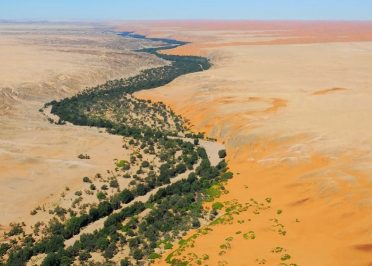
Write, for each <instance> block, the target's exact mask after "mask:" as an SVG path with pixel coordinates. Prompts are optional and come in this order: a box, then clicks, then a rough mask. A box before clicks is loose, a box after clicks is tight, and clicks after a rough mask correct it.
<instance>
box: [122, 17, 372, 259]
mask: <svg viewBox="0 0 372 266" xmlns="http://www.w3.org/2000/svg"><path fill="white" fill-rule="evenodd" d="M126 26H127V25H126ZM122 27H124V26H122ZM132 29H134V30H137V31H138V32H143V33H145V34H149V35H153V36H168V37H174V38H180V39H181V40H182V39H184V40H190V41H192V42H193V43H191V44H189V45H186V46H184V47H180V48H177V49H175V50H174V51H170V53H174V54H177V53H180V54H202V55H207V56H209V57H210V58H211V60H212V62H213V67H212V69H210V70H208V71H205V72H201V73H197V74H191V75H187V76H183V77H180V78H178V79H177V80H176V81H174V82H172V83H171V84H169V85H167V86H164V87H161V88H157V89H154V90H151V91H143V92H139V93H136V96H138V97H142V98H150V99H153V100H161V101H164V102H165V103H166V104H170V105H171V107H172V108H174V110H175V111H176V112H179V113H180V114H182V115H184V116H185V117H186V118H188V119H190V120H191V122H192V123H193V124H194V127H195V129H196V130H201V131H205V132H207V133H208V135H209V136H211V137H216V138H217V139H218V140H219V141H221V142H224V143H225V144H226V146H227V151H228V160H229V165H230V167H231V170H232V171H233V172H234V173H235V176H234V178H233V179H232V180H231V181H229V182H228V184H227V185H226V188H227V190H228V191H229V193H228V194H226V195H223V196H222V197H221V198H219V199H218V201H220V202H222V203H224V204H225V205H229V204H230V205H231V204H235V205H237V204H238V206H243V207H244V206H249V208H247V209H245V208H242V209H241V210H240V211H238V212H236V213H235V214H234V215H233V219H232V220H230V221H229V222H226V223H223V224H217V225H211V226H209V228H210V230H209V231H208V233H206V234H197V235H195V236H196V237H195V239H194V240H193V245H190V246H189V247H188V248H186V249H185V250H184V251H181V252H180V253H179V254H178V255H176V256H175V257H174V258H182V259H187V260H189V261H192V262H193V264H195V263H196V262H197V260H198V259H201V261H203V259H202V258H204V259H205V263H206V264H208V265H256V264H267V265H278V264H280V263H286V265H289V264H290V263H296V264H298V265H372V259H371V254H372V253H371V252H372V231H371V228H372V197H371V195H372V179H371V176H372V123H371V122H370V121H371V115H372V105H371V102H372V24H371V23H328V24H327V23H325V22H314V23H305V22H298V23H296V22H288V23H285V22H282V23H276V24H275V23H274V22H267V23H265V22H262V23H259V22H241V23H238V22H231V23H218V22H200V23H198V22H193V23H187V22H178V23H172V24H170V23H167V22H162V23H151V24H150V23H143V24H142V25H138V24H137V25H132ZM301 29H303V30H301ZM254 201H257V202H259V203H261V202H262V203H263V205H262V206H266V207H262V208H258V209H257V208H253V207H252V204H251V203H252V202H254ZM195 233H196V232H191V233H190V234H189V236H193V235H194V234H195ZM252 234H254V236H255V238H254V239H252V238H250V236H251V235H252ZM177 247H178V246H176V247H175V248H174V250H176V249H177ZM275 248H277V249H275ZM174 250H173V251H174ZM286 254H288V255H290V258H289V257H288V256H286Z"/></svg>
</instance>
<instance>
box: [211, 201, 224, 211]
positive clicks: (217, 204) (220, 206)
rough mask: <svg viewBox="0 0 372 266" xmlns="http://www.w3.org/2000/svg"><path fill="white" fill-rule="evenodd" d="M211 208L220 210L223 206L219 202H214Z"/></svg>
mask: <svg viewBox="0 0 372 266" xmlns="http://www.w3.org/2000/svg"><path fill="white" fill-rule="evenodd" d="M212 208H213V209H215V210H221V209H222V208H223V204H222V203H221V202H215V203H213V204H212Z"/></svg>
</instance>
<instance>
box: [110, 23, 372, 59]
mask: <svg viewBox="0 0 372 266" xmlns="http://www.w3.org/2000/svg"><path fill="white" fill-rule="evenodd" d="M115 26H116V29H117V30H133V31H136V32H139V33H141V34H144V35H147V36H151V37H168V38H175V39H179V40H184V41H189V42H192V43H190V44H187V45H185V46H182V47H177V48H175V49H173V50H168V51H166V53H167V54H181V55H191V54H194V55H206V50H207V48H218V47H226V46H239V45H263V44H267V45H278V44H282V45H285V44H305V43H333V42H352V41H353V42H357V41H372V22H370V21H334V22H330V21H312V22H309V21H147V22H127V23H125V24H124V25H123V24H120V25H117V24H115ZM232 36H233V38H231V37H232ZM247 36H248V38H247ZM252 37H254V38H252Z"/></svg>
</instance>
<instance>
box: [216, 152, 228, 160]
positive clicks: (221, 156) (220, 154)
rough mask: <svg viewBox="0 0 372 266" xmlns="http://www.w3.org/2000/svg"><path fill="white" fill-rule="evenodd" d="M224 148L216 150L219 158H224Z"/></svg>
mask: <svg viewBox="0 0 372 266" xmlns="http://www.w3.org/2000/svg"><path fill="white" fill-rule="evenodd" d="M226 155H227V154H226V150H220V151H218V157H220V158H221V159H223V158H225V157H226Z"/></svg>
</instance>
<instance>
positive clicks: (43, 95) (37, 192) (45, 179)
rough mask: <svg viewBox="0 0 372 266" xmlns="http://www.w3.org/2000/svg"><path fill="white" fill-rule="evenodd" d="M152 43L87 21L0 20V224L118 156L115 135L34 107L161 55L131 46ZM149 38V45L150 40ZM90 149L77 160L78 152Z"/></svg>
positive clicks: (24, 215) (23, 217) (26, 213)
mask: <svg viewBox="0 0 372 266" xmlns="http://www.w3.org/2000/svg"><path fill="white" fill-rule="evenodd" d="M147 45H149V43H147V42H145V41H140V40H133V39H128V38H123V37H119V36H117V35H116V34H115V33H114V32H112V31H111V28H110V27H102V26H99V25H92V24H90V25H87V24H76V23H75V24H72V23H65V24H56V23H43V24H40V23H28V24H22V23H1V24H0V62H1V64H0V128H1V129H0V231H1V229H6V228H7V226H8V225H9V223H10V222H21V221H26V223H27V221H28V220H29V219H31V218H32V217H31V215H30V211H31V210H32V209H34V208H35V207H37V206H41V207H42V206H43V205H47V206H49V207H51V206H53V204H54V202H58V200H59V198H60V192H63V191H64V189H65V187H70V188H72V189H78V187H77V186H79V185H81V184H82V182H81V180H82V177H83V176H90V175H94V174H96V173H104V172H105V171H106V170H107V169H110V168H112V167H113V166H114V164H113V159H114V158H120V156H122V155H123V153H124V150H123V149H122V140H121V138H120V137H117V136H112V135H108V134H106V133H101V132H99V131H98V130H97V129H92V128H84V127H74V126H57V125H53V124H50V123H48V121H47V119H46V117H45V116H44V115H43V114H42V113H40V112H39V111H38V110H39V109H40V108H41V107H43V105H44V103H46V102H49V101H51V100H54V99H60V98H63V97H67V96H72V95H74V94H76V93H77V92H79V91H81V90H83V89H84V88H86V87H90V86H94V85H97V84H102V83H104V82H106V81H107V80H111V79H116V78H124V77H126V76H128V75H133V74H136V73H138V71H140V70H141V69H144V68H148V67H152V66H159V65H163V64H164V62H162V61H161V60H159V59H157V58H156V57H152V56H149V55H145V54H138V53H134V52H132V50H133V49H137V48H141V47H146V46H147ZM151 45H154V44H151ZM81 153H82V154H88V155H90V157H91V159H90V160H80V159H78V158H77V156H78V155H79V154H81Z"/></svg>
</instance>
